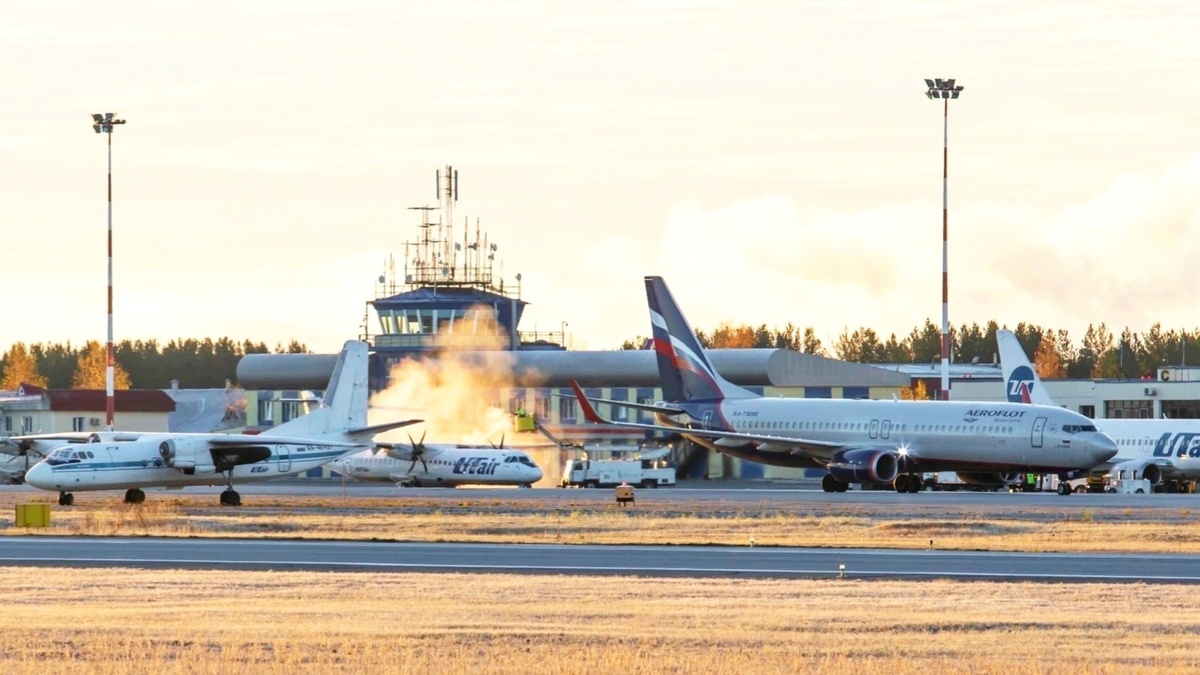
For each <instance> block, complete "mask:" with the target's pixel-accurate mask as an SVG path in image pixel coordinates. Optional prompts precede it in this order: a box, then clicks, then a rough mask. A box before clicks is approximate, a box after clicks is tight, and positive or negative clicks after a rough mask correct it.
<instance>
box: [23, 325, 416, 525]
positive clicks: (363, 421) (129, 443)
mask: <svg viewBox="0 0 1200 675" xmlns="http://www.w3.org/2000/svg"><path fill="white" fill-rule="evenodd" d="M367 394H368V392H367V344H366V343H365V342H359V341H357V340H351V341H349V342H347V343H346V345H345V346H344V347H343V348H342V353H341V355H340V356H339V357H338V361H337V365H336V366H334V369H333V377H332V378H331V379H330V380H329V388H328V389H327V390H326V392H325V402H324V404H323V405H321V406H320V407H319V408H317V409H316V410H314V411H312V412H310V413H308V414H307V415H302V416H300V417H297V418H296V419H294V420H291V421H290V422H285V423H284V424H281V425H279V426H276V427H273V428H271V429H268V430H267V431H264V432H263V433H261V434H183V433H178V434H172V433H145V434H136V433H133V432H129V433H126V434H96V435H95V440H94V442H91V443H75V444H72V445H69V446H64V447H60V448H58V449H57V450H54V451H52V452H50V453H49V455H48V456H47V457H46V459H44V460H42V461H41V462H39V463H37V464H36V465H34V466H33V467H32V468H30V469H29V471H28V473H26V474H25V482H27V483H29V484H30V485H32V486H34V487H36V488H41V489H43V490H57V491H58V492H59V496H58V503H59V504H61V505H64V506H70V505H71V504H72V503H73V502H74V495H73V494H72V492H79V491H85V490H89V491H90V490H119V489H124V490H125V501H126V502H127V503H131V504H138V503H141V502H142V501H144V500H145V499H146V495H145V493H144V492H142V488H146V487H168V488H176V487H183V486H185V485H220V484H221V483H225V486H226V489H225V491H224V492H222V493H221V505H222V506H239V505H241V497H240V496H239V495H238V493H237V492H236V491H235V490H234V489H233V484H234V483H248V482H255V481H263V480H268V479H271V478H278V477H280V476H288V475H293V474H297V473H302V472H304V471H308V470H309V469H312V468H315V467H318V466H320V465H322V464H325V463H327V462H329V461H330V460H334V459H337V458H339V457H342V456H343V455H346V454H348V453H351V452H357V451H359V450H362V449H363V448H367V447H370V446H371V445H372V440H371V438H372V437H373V436H374V435H375V434H377V433H379V432H382V431H386V430H388V429H395V428H397V427H401V426H405V425H408V424H415V423H417V422H420V420H406V421H403V422H393V423H389V424H380V425H376V426H367ZM34 438H37V439H38V441H39V442H40V441H42V440H44V439H45V438H47V436H38V437H34ZM117 439H120V440H117ZM12 440H13V441H16V442H18V443H19V442H21V441H22V440H25V439H22V438H21V437H14V438H13V439H12Z"/></svg>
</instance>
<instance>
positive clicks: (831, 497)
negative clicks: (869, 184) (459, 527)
mask: <svg viewBox="0 0 1200 675" xmlns="http://www.w3.org/2000/svg"><path fill="white" fill-rule="evenodd" d="M223 489H224V488H223V487H207V486H193V487H187V488H184V489H183V490H162V489H147V490H146V494H147V495H148V498H149V499H154V496H155V495H164V494H173V495H206V494H210V495H212V497H213V501H214V503H215V502H216V500H217V496H218V495H219V494H220V493H221V490H223ZM237 491H238V492H239V493H241V495H242V496H243V498H244V499H243V501H245V498H247V497H253V496H255V495H271V496H293V497H303V496H313V497H331V496H335V495H338V496H340V495H342V494H343V493H345V494H347V495H349V496H352V497H388V498H403V497H420V498H422V499H445V500H448V501H454V502H460V501H462V500H464V499H513V498H520V499H529V500H535V501H545V502H548V503H553V502H565V501H571V502H580V501H589V500H595V501H596V502H598V503H599V502H611V501H612V499H613V491H612V489H597V490H585V489H580V488H569V489H560V488H535V489H520V488H475V487H461V488H399V487H396V486H394V485H391V484H387V483H364V482H360V481H353V480H350V481H346V483H345V484H344V485H343V483H342V482H341V481H338V480H282V481H271V482H269V483H250V484H241V485H238V486H237ZM3 492H28V493H30V494H37V495H43V496H44V495H47V494H55V493H52V492H51V493H47V492H44V491H41V490H37V489H35V488H31V487H29V486H25V485H19V486H14V485H6V486H0V493H3ZM76 494H85V493H76ZM104 494H110V495H120V494H121V491H113V490H109V491H107V492H106V493H104ZM637 500H638V501H639V502H642V501H646V502H655V501H662V502H668V501H675V502H677V501H680V500H695V501H697V502H705V501H712V500H720V501H724V502H747V503H762V502H780V503H801V504H803V503H819V504H851V505H853V504H863V505H868V504H873V505H888V504H910V503H915V504H922V505H931V504H936V505H947V506H974V505H978V506H993V505H997V506H999V505H1003V506H1013V505H1023V506H1034V505H1036V506H1054V507H1064V506H1067V507H1073V508H1074V507H1077V508H1079V509H1081V510H1082V509H1088V510H1097V509H1101V510H1102V509H1118V510H1123V509H1127V508H1158V507H1161V508H1164V509H1195V508H1197V507H1200V494H1142V495H1136V494H1128V495H1123V494H1104V493H1099V494H1073V495H1068V496H1065V497H1064V496H1060V495H1058V494H1056V493H1054V492H1027V493H1026V492H1018V493H1009V492H971V491H959V492H918V493H916V494H899V493H896V492H894V491H891V490H868V491H862V490H851V491H849V492H844V493H826V492H823V491H822V490H821V489H820V487H819V485H818V483H817V482H816V481H797V482H794V483H793V482H782V481H780V482H768V481H733V482H725V481H721V482H712V483H708V482H701V481H694V482H687V483H684V484H681V485H679V486H676V487H668V488H657V489H638V490H637Z"/></svg>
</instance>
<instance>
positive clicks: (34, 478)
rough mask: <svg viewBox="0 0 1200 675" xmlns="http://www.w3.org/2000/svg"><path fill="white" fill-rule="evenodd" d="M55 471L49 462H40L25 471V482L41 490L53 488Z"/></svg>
mask: <svg viewBox="0 0 1200 675" xmlns="http://www.w3.org/2000/svg"><path fill="white" fill-rule="evenodd" d="M53 481H54V471H53V470H52V469H51V468H50V466H49V465H48V464H45V463H42V462H39V463H37V464H34V465H33V466H31V467H29V471H26V472H25V482H26V483H27V484H29V485H32V486H33V487H35V488H38V489H39V490H53V489H54V485H53Z"/></svg>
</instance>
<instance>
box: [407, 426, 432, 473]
mask: <svg viewBox="0 0 1200 675" xmlns="http://www.w3.org/2000/svg"><path fill="white" fill-rule="evenodd" d="M408 442H409V443H411V444H412V464H409V465H408V472H409V473H412V470H413V468H414V467H415V466H416V465H417V460H421V470H422V471H424V472H425V473H429V465H428V464H426V463H425V432H424V431H422V432H421V440H419V441H414V440H413V437H412V434H409V435H408Z"/></svg>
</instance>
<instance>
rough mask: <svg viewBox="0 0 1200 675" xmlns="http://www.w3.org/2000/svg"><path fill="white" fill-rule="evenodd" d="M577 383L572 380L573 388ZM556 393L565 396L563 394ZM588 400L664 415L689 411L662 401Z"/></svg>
mask: <svg viewBox="0 0 1200 675" xmlns="http://www.w3.org/2000/svg"><path fill="white" fill-rule="evenodd" d="M576 384H577V383H576V382H575V380H571V386H572V388H574V387H575V385H576ZM554 395H555V396H563V394H554ZM588 400H589V401H591V402H592V403H607V404H609V405H611V406H613V407H617V408H632V409H633V410H645V411H646V412H653V413H662V414H664V415H682V414H684V413H686V412H687V411H686V410H684V409H683V408H672V407H671V406H669V405H666V404H660V403H631V402H629V401H614V400H613V399H610V398H592V399H588Z"/></svg>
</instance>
